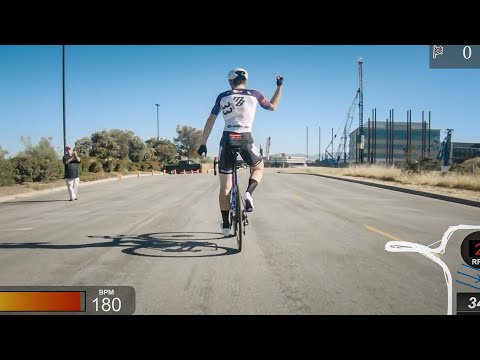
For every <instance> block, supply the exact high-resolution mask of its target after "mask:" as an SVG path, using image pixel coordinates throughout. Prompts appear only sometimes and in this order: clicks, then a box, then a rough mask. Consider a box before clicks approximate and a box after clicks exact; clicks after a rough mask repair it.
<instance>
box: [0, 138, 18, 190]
mask: <svg viewBox="0 0 480 360" xmlns="http://www.w3.org/2000/svg"><path fill="white" fill-rule="evenodd" d="M7 154H8V151H7V150H3V149H2V146H0V186H7V185H13V184H15V180H14V178H13V167H12V163H11V161H10V160H9V159H5V155H7Z"/></svg>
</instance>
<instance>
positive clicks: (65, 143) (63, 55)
mask: <svg viewBox="0 0 480 360" xmlns="http://www.w3.org/2000/svg"><path fill="white" fill-rule="evenodd" d="M62 105H63V111H62V113H63V153H64V154H65V151H66V150H67V129H66V127H67V120H66V116H65V45H62Z"/></svg>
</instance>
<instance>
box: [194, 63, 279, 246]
mask: <svg viewBox="0 0 480 360" xmlns="http://www.w3.org/2000/svg"><path fill="white" fill-rule="evenodd" d="M227 79H228V83H229V84H230V87H231V89H230V90H227V91H224V92H222V93H221V94H220V95H218V96H217V99H216V101H215V105H214V106H213V109H212V111H211V113H210V116H209V117H208V118H207V121H206V123H205V127H204V130H203V136H202V145H201V146H200V147H199V149H198V154H199V155H200V156H201V155H202V154H205V155H206V154H207V145H206V144H207V140H208V137H209V136H210V133H211V131H212V128H213V125H214V124H215V120H216V119H217V116H218V114H219V113H220V111H221V112H222V114H223V118H224V120H225V127H224V129H223V135H222V139H221V140H220V151H219V164H218V165H219V167H218V169H219V173H220V174H219V178H220V193H219V197H218V200H219V204H220V211H221V213H222V222H221V227H222V231H223V235H224V236H229V235H230V223H229V218H228V215H229V210H230V197H229V193H230V190H231V188H232V172H233V156H232V154H231V152H230V148H231V142H232V140H233V141H235V142H237V144H238V143H241V144H242V145H241V146H240V148H241V151H240V155H241V157H242V158H243V160H244V161H245V162H246V163H247V164H248V165H250V167H251V170H252V171H251V175H250V179H249V182H248V187H247V191H246V192H245V210H246V211H248V212H251V211H253V208H254V206H253V198H252V193H253V191H254V190H255V188H256V187H257V185H258V184H259V183H260V181H261V180H262V176H263V159H262V156H261V154H260V152H259V151H258V149H257V147H256V146H255V144H254V143H253V138H252V126H253V121H254V119H255V111H256V108H257V103H259V104H260V106H261V107H262V108H264V109H266V110H270V111H274V110H275V109H276V108H277V106H278V103H279V101H280V96H281V93H282V84H283V77H281V76H277V77H276V80H277V89H276V90H275V93H274V94H273V96H272V99H271V100H270V101H268V100H267V99H266V98H265V97H264V96H263V95H262V94H261V93H260V92H259V91H257V90H250V89H247V88H246V84H247V80H248V73H247V71H246V70H245V69H242V68H235V69H232V70H230V71H229V72H228V76H227ZM238 140H240V141H238ZM236 146H237V145H236Z"/></svg>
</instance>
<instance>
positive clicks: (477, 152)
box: [452, 141, 480, 164]
mask: <svg viewBox="0 0 480 360" xmlns="http://www.w3.org/2000/svg"><path fill="white" fill-rule="evenodd" d="M474 157H480V143H465V142H455V141H452V164H461V163H463V162H464V161H465V160H468V159H472V158H474Z"/></svg>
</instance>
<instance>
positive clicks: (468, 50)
mask: <svg viewBox="0 0 480 360" xmlns="http://www.w3.org/2000/svg"><path fill="white" fill-rule="evenodd" d="M463 57H464V58H465V59H466V60H468V59H470V58H471V57H472V48H471V47H470V46H465V47H464V48H463Z"/></svg>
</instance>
